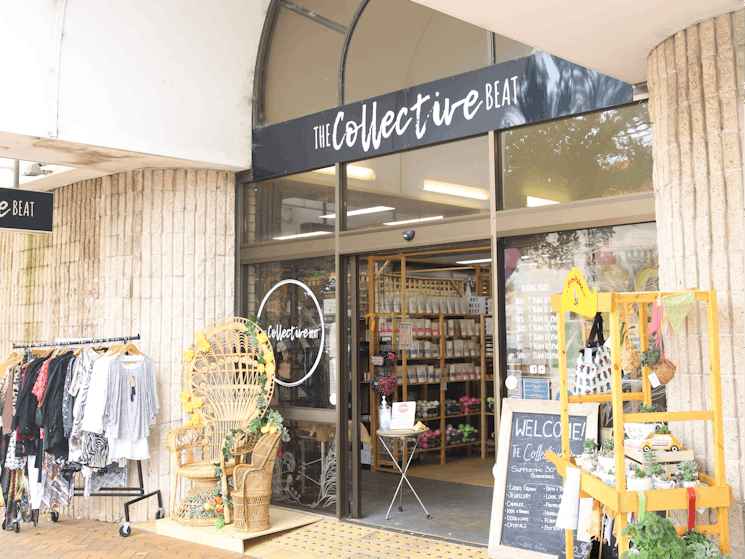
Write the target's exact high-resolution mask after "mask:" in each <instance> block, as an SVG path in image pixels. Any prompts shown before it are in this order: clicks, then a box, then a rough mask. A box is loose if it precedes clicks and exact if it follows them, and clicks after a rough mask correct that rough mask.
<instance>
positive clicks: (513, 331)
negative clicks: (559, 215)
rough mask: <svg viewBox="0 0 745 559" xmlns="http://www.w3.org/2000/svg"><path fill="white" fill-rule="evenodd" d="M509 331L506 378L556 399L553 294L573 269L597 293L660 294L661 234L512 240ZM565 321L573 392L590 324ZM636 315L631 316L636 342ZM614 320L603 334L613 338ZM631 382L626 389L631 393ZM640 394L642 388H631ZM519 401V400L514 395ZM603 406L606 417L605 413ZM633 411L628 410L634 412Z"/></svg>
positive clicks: (659, 398)
mask: <svg viewBox="0 0 745 559" xmlns="http://www.w3.org/2000/svg"><path fill="white" fill-rule="evenodd" d="M505 247H506V249H505V277H506V280H505V319H506V322H505V325H506V329H507V354H508V357H507V368H508V371H507V373H508V375H509V374H511V375H513V376H515V377H516V378H517V380H518V386H522V382H523V381H524V380H525V379H535V378H545V379H548V380H549V381H550V387H551V394H550V395H551V398H553V399H558V397H559V391H558V387H559V368H558V367H559V363H558V345H557V341H558V332H557V330H556V327H557V321H556V313H554V312H552V311H551V301H550V296H551V295H552V294H555V293H561V291H562V290H563V288H564V281H565V279H566V276H567V274H568V273H569V271H570V270H571V269H572V268H575V267H576V268H579V269H580V271H581V272H582V274H583V275H584V276H585V279H586V280H587V283H588V285H589V286H590V287H591V288H592V287H595V288H597V291H598V293H601V292H608V291H616V292H626V291H657V290H658V289H659V275H658V260H657V231H656V225H655V224H654V223H644V224H638V225H623V226H617V227H601V228H597V229H582V230H576V231H562V232H558V233H549V234H540V235H530V236H525V237H515V238H511V239H508V240H507V241H506V244H505ZM569 317H570V318H569V319H567V323H566V339H567V373H568V378H569V379H570V383H569V384H570V390H571V388H572V386H573V382H572V379H574V372H575V367H574V364H575V362H576V358H577V353H578V351H579V350H580V349H582V348H583V347H585V343H586V342H587V338H588V335H589V332H590V328H591V327H592V320H591V319H585V318H584V317H581V316H580V315H575V314H570V315H569ZM638 320H639V317H638V316H630V317H629V324H630V327H631V330H630V331H631V333H632V339H634V340H635V341H638V335H637V334H636V330H637V328H638ZM608 329H609V321H608V320H607V317H606V320H605V330H606V332H605V335H606V338H607V337H609V335H610V334H609V331H608ZM631 386H632V384H631V380H630V379H629V380H628V381H627V382H625V386H624V389H625V390H630V389H631ZM634 390H635V391H639V390H641V386H637V385H635V386H634ZM513 395H514V396H515V397H518V394H513ZM653 404H654V405H656V406H658V407H662V408H663V409H664V406H665V390H664V386H663V387H661V388H659V389H655V390H654V391H653ZM609 409H610V408H609V407H608V410H606V409H605V407H604V408H603V415H604V419H609V416H607V417H606V415H607V414H606V411H607V412H608V413H610V412H609ZM629 409H630V408H629Z"/></svg>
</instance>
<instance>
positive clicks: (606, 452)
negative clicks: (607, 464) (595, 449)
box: [600, 438, 614, 458]
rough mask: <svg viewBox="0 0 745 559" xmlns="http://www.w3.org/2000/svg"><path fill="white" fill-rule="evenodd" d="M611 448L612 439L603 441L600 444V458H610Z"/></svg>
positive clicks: (611, 454)
mask: <svg viewBox="0 0 745 559" xmlns="http://www.w3.org/2000/svg"><path fill="white" fill-rule="evenodd" d="M613 448H614V447H613V439H611V438H608V439H603V442H602V443H601V444H600V456H602V457H604V458H612V457H613Z"/></svg>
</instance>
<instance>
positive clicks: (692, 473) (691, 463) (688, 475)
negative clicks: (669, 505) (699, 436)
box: [678, 460, 701, 487]
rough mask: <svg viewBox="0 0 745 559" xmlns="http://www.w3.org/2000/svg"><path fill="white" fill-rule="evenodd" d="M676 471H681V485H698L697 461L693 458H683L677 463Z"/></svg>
mask: <svg viewBox="0 0 745 559" xmlns="http://www.w3.org/2000/svg"><path fill="white" fill-rule="evenodd" d="M678 471H680V472H681V473H682V477H683V482H682V485H683V487H698V486H699V485H701V483H700V482H699V481H698V463H697V462H696V461H695V460H684V461H683V462H681V463H680V464H678Z"/></svg>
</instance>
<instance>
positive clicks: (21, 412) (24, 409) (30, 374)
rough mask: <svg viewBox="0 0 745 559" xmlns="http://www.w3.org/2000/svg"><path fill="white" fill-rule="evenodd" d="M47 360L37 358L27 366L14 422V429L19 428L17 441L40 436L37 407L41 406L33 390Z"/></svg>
mask: <svg viewBox="0 0 745 559" xmlns="http://www.w3.org/2000/svg"><path fill="white" fill-rule="evenodd" d="M45 362H46V360H45V359H35V360H34V361H31V363H29V364H28V366H27V367H26V371H25V373H24V378H23V381H22V383H21V391H20V392H19V393H18V399H17V402H16V413H15V416H14V417H13V424H12V428H13V429H18V433H17V437H16V439H17V442H20V441H22V440H24V438H37V437H38V436H39V428H38V427H37V426H36V409H37V408H38V407H39V400H38V399H37V397H36V395H34V394H33V392H32V390H33V388H34V384H35V383H36V379H37V377H38V376H39V373H40V372H41V368H42V367H43V366H44V363H45Z"/></svg>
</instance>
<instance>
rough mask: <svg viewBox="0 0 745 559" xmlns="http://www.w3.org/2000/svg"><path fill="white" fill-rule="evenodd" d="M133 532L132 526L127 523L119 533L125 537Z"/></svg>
mask: <svg viewBox="0 0 745 559" xmlns="http://www.w3.org/2000/svg"><path fill="white" fill-rule="evenodd" d="M131 533H132V528H130V527H129V525H125V526H122V527H121V528H119V535H120V536H121V537H123V538H127V537H129V535H130V534H131Z"/></svg>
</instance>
